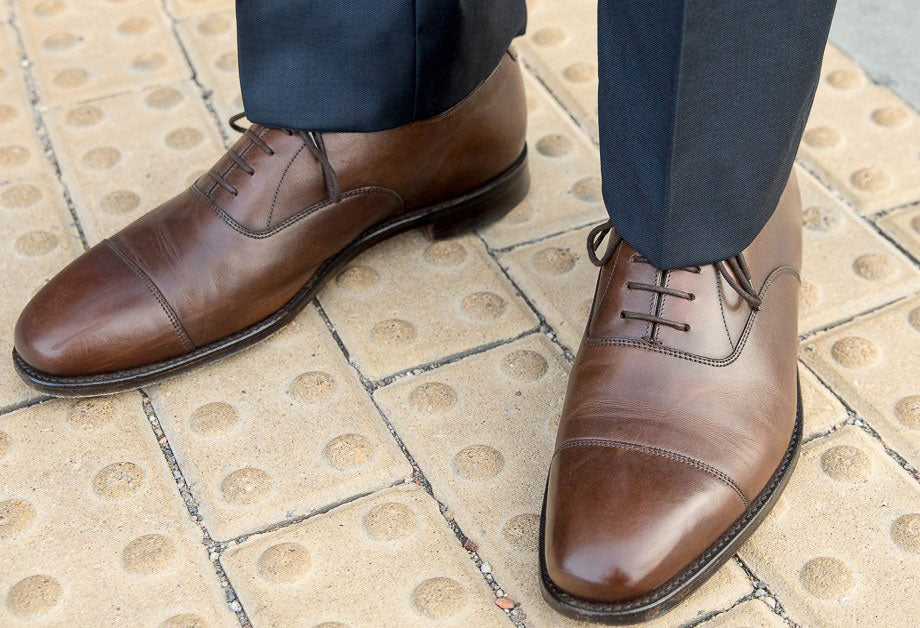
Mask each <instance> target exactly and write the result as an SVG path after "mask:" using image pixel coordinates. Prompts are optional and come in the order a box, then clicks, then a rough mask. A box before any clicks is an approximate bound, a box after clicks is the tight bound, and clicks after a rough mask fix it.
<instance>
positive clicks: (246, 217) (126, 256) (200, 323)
mask: <svg viewBox="0 0 920 628" xmlns="http://www.w3.org/2000/svg"><path fill="white" fill-rule="evenodd" d="M526 116H527V109H526V103H525V96H524V85H523V80H522V76H521V72H520V69H519V67H518V64H517V61H516V60H515V59H514V58H513V56H512V55H511V54H510V53H509V54H508V55H505V56H504V58H503V60H502V61H501V63H500V64H499V66H498V67H497V68H496V70H495V71H494V72H493V73H492V75H491V76H490V77H489V78H488V79H487V80H486V81H485V82H484V83H483V84H482V85H480V86H479V87H478V88H477V89H476V90H475V91H474V92H473V93H472V94H470V95H469V96H468V97H467V98H466V99H465V100H463V101H462V102H461V103H459V104H458V105H456V106H455V107H453V108H452V109H450V110H449V111H447V112H445V113H443V114H441V115H439V116H437V117H435V118H431V119H428V120H424V121H420V122H414V123H412V124H407V125H405V126H401V127H398V128H395V129H392V130H388V131H382V132H377V133H323V134H319V133H305V132H298V131H291V130H285V129H277V128H268V127H264V126H259V125H253V126H252V127H250V128H249V129H248V130H245V132H244V135H243V137H242V138H240V140H239V141H238V142H237V143H236V144H235V145H234V146H233V148H231V149H230V150H229V151H228V152H227V154H226V155H225V156H224V157H222V158H221V159H220V160H219V161H218V162H217V164H216V165H215V166H214V167H213V168H212V169H211V171H210V172H208V173H207V174H206V175H204V176H202V177H201V178H200V179H198V181H196V182H195V183H194V184H193V185H192V186H191V187H190V188H189V189H188V190H186V191H185V192H183V193H181V194H179V195H178V196H176V197H175V198H173V199H171V200H169V201H167V202H166V203H164V204H163V205H161V206H160V207H158V208H156V209H155V210H153V211H152V212H150V213H148V214H147V215H145V216H143V217H141V218H140V219H138V220H137V221H135V222H134V223H132V224H131V225H129V226H128V227H126V228H125V229H123V230H122V231H120V232H119V233H117V234H115V235H114V236H112V237H111V238H109V239H107V240H104V241H102V242H100V243H99V244H97V245H96V246H94V247H93V248H91V249H90V250H89V251H87V252H86V253H84V254H83V255H81V256H80V257H79V258H78V259H77V260H75V261H74V262H73V263H71V264H70V265H69V266H67V268H65V269H64V270H63V271H61V272H60V273H59V274H58V275H57V276H56V277H54V279H52V280H51V281H50V282H49V283H48V284H47V285H46V286H44V287H43V288H42V289H41V290H40V291H39V292H38V293H37V294H36V296H35V297H34V298H33V299H32V301H31V302H30V303H29V304H28V306H27V307H26V308H25V310H24V311H23V313H22V314H21V315H20V318H19V321H18V323H17V325H16V332H15V349H14V351H13V360H14V362H15V365H16V368H17V370H18V371H19V373H20V375H21V376H22V377H23V379H24V380H25V381H26V382H27V383H28V384H30V385H32V386H34V387H35V388H38V389H39V390H42V391H45V392H48V393H51V394H54V395H66V396H82V395H96V394H102V393H109V392H114V391H118V390H123V389H128V388H136V387H138V386H140V385H143V384H145V383H148V382H151V381H155V380H160V379H162V378H164V377H167V376H171V375H175V374H177V373H181V372H183V371H185V370H187V369H190V368H192V367H195V366H199V365H201V364H204V363H207V362H210V361H213V360H215V359H217V358H220V357H223V356H226V355H228V354H230V353H233V352H235V351H238V350H240V349H242V348H244V347H246V346H248V345H250V344H252V343H254V342H256V341H258V340H261V339H262V338H265V337H266V336H268V335H269V334H271V333H272V332H274V331H277V330H278V329H280V328H281V327H283V326H284V325H285V324H286V323H288V322H289V321H290V320H291V319H292V318H293V317H294V316H295V315H296V314H297V312H298V311H299V310H300V309H301V308H303V307H304V306H305V305H306V304H307V303H308V302H309V301H310V300H311V299H312V298H313V296H314V295H315V294H316V293H317V291H318V290H319V288H320V287H321V286H322V285H323V284H324V283H325V282H326V281H327V279H328V278H329V277H330V276H332V275H334V274H335V273H336V272H338V271H339V270H340V269H341V268H342V266H343V265H344V264H346V263H347V262H348V261H349V260H351V259H352V258H354V257H355V256H356V255H357V254H358V253H360V252H361V251H363V250H365V249H367V248H368V247H370V246H371V245H373V244H374V243H376V242H379V241H381V240H383V239H385V238H388V237H390V236H393V235H396V234H398V233H400V232H403V231H406V230H408V229H412V228H414V227H419V226H428V228H429V229H430V232H431V235H432V236H433V237H434V238H441V237H447V236H451V235H454V234H456V233H458V232H460V231H463V230H466V229H468V228H470V227H472V226H474V225H476V224H478V223H481V222H484V221H487V220H489V219H494V218H497V217H500V216H501V215H503V214H504V213H506V212H508V211H509V210H511V209H512V208H513V207H514V206H515V205H516V204H517V203H518V202H520V201H521V200H522V199H523V198H524V196H525V195H526V193H527V189H528V186H529V181H530V180H529V176H528V172H527V166H526V147H525V144H524V132H525V127H526ZM231 122H233V123H235V120H233V121H231ZM237 130H241V131H242V130H243V129H239V128H238V129H237Z"/></svg>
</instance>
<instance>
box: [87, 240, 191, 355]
mask: <svg viewBox="0 0 920 628" xmlns="http://www.w3.org/2000/svg"><path fill="white" fill-rule="evenodd" d="M105 243H106V245H108V247H109V248H110V249H111V250H112V252H113V253H115V255H117V256H118V259H120V260H121V261H122V262H124V263H125V265H126V266H127V267H128V268H130V269H131V270H132V271H133V272H134V274H135V275H137V276H138V277H140V279H141V280H142V281H143V282H144V285H146V286H147V289H148V290H150V293H151V294H153V296H154V298H155V299H156V300H157V303H159V304H160V307H161V308H163V312H165V313H166V317H167V318H168V319H169V322H170V323H172V326H173V329H174V330H175V332H176V335H177V336H179V340H181V341H182V346H183V347H185V350H186V351H194V349H195V344H194V343H193V342H192V338H191V336H189V335H188V332H187V331H186V330H185V327H183V326H182V322H181V321H180V320H179V317H178V316H177V315H176V312H175V310H173V308H172V306H171V305H170V304H169V302H168V301H167V300H166V297H164V296H163V293H162V292H161V291H160V289H159V288H158V287H157V285H156V284H155V283H154V282H153V279H151V278H150V276H149V275H148V274H147V273H145V272H144V269H142V268H141V267H140V266H138V265H137V263H136V262H135V261H134V260H133V259H131V258H130V257H128V255H127V254H126V253H125V252H124V251H122V250H121V249H120V248H119V247H118V245H117V244H115V243H114V242H112V241H111V240H105Z"/></svg>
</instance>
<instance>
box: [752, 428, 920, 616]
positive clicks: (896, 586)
mask: <svg viewBox="0 0 920 628" xmlns="http://www.w3.org/2000/svg"><path fill="white" fill-rule="evenodd" d="M918 511H920V487H918V485H917V482H916V481H915V480H914V479H913V478H911V477H910V476H909V475H908V474H907V473H906V472H905V471H904V470H903V469H901V468H900V467H899V466H898V465H897V463H895V461H894V460H893V459H892V458H890V457H889V456H888V455H887V454H886V453H885V450H884V449H883V448H882V447H881V445H880V444H879V443H878V442H877V441H875V440H874V439H872V438H871V437H869V436H868V435H866V434H865V433H864V432H863V431H862V430H860V429H859V428H856V427H853V426H848V427H845V428H842V429H841V430H839V431H837V432H835V433H834V434H832V435H831V436H829V437H828V438H821V439H817V440H814V441H812V442H810V443H807V444H806V445H805V446H804V447H803V449H802V456H801V459H800V460H799V462H798V465H797V467H796V469H795V472H794V474H793V475H792V478H791V480H790V481H789V485H788V487H787V488H786V491H785V493H784V494H783V495H782V496H781V497H780V501H779V502H778V503H777V505H776V507H775V508H774V510H773V512H771V514H770V515H769V516H768V517H767V519H766V520H765V521H764V523H763V525H762V526H761V527H760V528H759V529H758V530H757V532H755V533H754V535H753V536H752V537H751V539H750V540H749V541H748V542H747V543H746V544H745V545H744V546H743V547H742V548H741V552H740V553H741V556H742V557H743V558H744V560H745V561H746V562H747V563H748V565H749V566H750V567H751V569H753V571H754V573H756V574H757V575H758V577H760V578H762V579H763V580H764V581H765V582H767V583H768V584H769V586H770V589H771V590H772V591H773V592H774V593H775V594H776V595H777V597H778V599H779V600H780V601H781V602H782V604H783V607H784V608H785V610H786V612H788V613H789V615H790V616H791V617H792V618H794V619H795V620H796V621H797V622H799V623H800V624H802V625H805V626H863V625H865V626H869V625H887V626H907V625H912V624H913V623H915V621H916V618H917V590H916V574H917V571H918V569H920V514H918Z"/></svg>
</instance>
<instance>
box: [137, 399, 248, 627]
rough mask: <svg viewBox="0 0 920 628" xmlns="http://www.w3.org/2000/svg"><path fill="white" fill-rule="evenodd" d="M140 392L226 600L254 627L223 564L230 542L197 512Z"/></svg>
mask: <svg viewBox="0 0 920 628" xmlns="http://www.w3.org/2000/svg"><path fill="white" fill-rule="evenodd" d="M138 392H139V393H140V394H141V405H142V407H143V410H144V414H145V415H147V420H148V421H149V422H150V428H151V429H152V430H153V436H154V438H156V441H157V444H158V445H159V446H160V453H161V454H162V455H163V458H164V459H165V460H166V464H167V466H168V467H169V470H170V472H171V473H172V476H173V479H174V480H175V482H176V489H177V490H178V491H179V496H180V497H181V498H182V501H183V502H184V503H185V508H186V510H187V511H188V516H189V518H190V519H191V520H192V521H193V522H194V523H195V524H196V525H197V526H198V528H199V530H200V531H201V534H202V539H201V543H202V545H203V546H204V548H205V550H206V551H207V552H208V559H209V561H210V562H211V564H212V565H213V567H214V572H215V574H216V575H217V579H218V581H219V582H220V586H221V588H223V589H224V592H225V599H226V603H227V605H228V606H229V607H230V610H231V611H233V613H234V614H235V615H236V618H237V620H238V621H239V622H240V626H242V628H251V626H252V623H251V622H250V621H249V616H248V615H247V614H246V611H245V610H244V609H243V606H242V604H241V603H240V602H239V598H238V597H237V594H236V590H235V589H234V588H233V583H231V582H230V579H229V578H228V577H227V574H226V572H225V571H224V568H223V566H222V565H221V564H220V560H219V559H220V555H221V553H222V552H223V551H224V550H225V549H226V548H227V547H228V545H229V544H228V543H223V542H217V541H215V540H214V539H213V538H212V537H211V533H210V532H209V531H208V528H207V526H205V524H204V520H203V517H202V516H201V515H200V514H198V501H197V500H196V499H195V496H194V495H192V489H191V487H190V486H189V484H188V482H186V480H185V474H184V473H183V472H182V469H181V468H179V463H178V461H177V460H176V457H175V455H174V454H173V451H172V446H171V445H170V444H169V439H167V438H166V433H165V432H164V431H163V427H162V425H160V419H159V417H158V416H157V414H156V410H154V408H153V403H152V401H151V399H150V396H149V395H148V394H147V393H146V391H144V390H143V389H140V390H139V391H138Z"/></svg>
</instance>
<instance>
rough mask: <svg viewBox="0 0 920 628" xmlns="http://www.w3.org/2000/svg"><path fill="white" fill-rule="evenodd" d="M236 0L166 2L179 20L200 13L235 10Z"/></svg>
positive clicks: (177, 0)
mask: <svg viewBox="0 0 920 628" xmlns="http://www.w3.org/2000/svg"><path fill="white" fill-rule="evenodd" d="M233 4H234V0H166V6H167V7H169V11H170V12H171V13H172V14H173V15H174V16H175V17H177V18H180V19H182V18H186V17H190V16H192V15H197V14H199V13H204V12H211V11H222V10H224V9H233Z"/></svg>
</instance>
